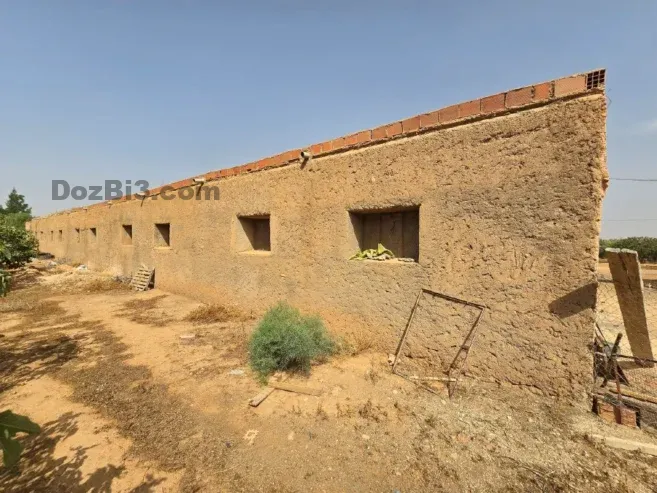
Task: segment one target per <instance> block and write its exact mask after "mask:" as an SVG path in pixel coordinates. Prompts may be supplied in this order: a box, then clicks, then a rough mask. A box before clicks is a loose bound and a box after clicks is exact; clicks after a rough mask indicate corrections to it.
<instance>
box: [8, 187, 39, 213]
mask: <svg viewBox="0 0 657 493" xmlns="http://www.w3.org/2000/svg"><path fill="white" fill-rule="evenodd" d="M17 213H24V214H27V215H28V216H30V218H31V217H32V208H31V207H30V206H29V205H27V203H26V202H25V195H21V194H19V193H18V192H17V191H16V189H15V188H12V189H11V192H9V197H7V201H6V202H5V206H4V207H2V206H0V214H17Z"/></svg>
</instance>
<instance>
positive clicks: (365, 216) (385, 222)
mask: <svg viewBox="0 0 657 493" xmlns="http://www.w3.org/2000/svg"><path fill="white" fill-rule="evenodd" d="M349 216H350V219H351V224H352V226H353V228H354V235H355V236H356V240H357V242H358V248H359V250H360V251H361V252H362V251H365V250H370V249H375V250H376V249H377V248H378V245H379V244H381V245H383V246H384V247H385V248H387V249H388V250H390V251H391V252H392V253H393V255H394V257H395V258H399V259H409V260H413V261H414V262H417V261H418V259H419V257H420V208H419V206H418V207H410V208H409V207H405V208H398V209H395V208H392V209H380V210H376V209H375V210H363V211H350V212H349Z"/></svg>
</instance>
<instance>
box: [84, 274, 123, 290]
mask: <svg viewBox="0 0 657 493" xmlns="http://www.w3.org/2000/svg"><path fill="white" fill-rule="evenodd" d="M82 290H83V291H84V292H85V293H107V292H110V291H123V292H125V291H130V286H128V285H127V284H124V283H122V282H118V281H116V280H114V279H113V278H111V277H97V278H94V279H91V280H90V281H89V282H88V283H85V285H84V286H83V287H82Z"/></svg>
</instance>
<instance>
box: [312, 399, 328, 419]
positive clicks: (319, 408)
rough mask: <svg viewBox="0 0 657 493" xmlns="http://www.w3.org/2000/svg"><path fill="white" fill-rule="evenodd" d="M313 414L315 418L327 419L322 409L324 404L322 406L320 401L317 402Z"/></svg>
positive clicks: (326, 414)
mask: <svg viewBox="0 0 657 493" xmlns="http://www.w3.org/2000/svg"><path fill="white" fill-rule="evenodd" d="M315 415H316V416H317V418H319V419H321V420H323V421H326V420H328V419H329V415H328V413H327V412H326V411H325V410H324V406H322V403H321V402H320V403H319V404H317V409H316V410H315Z"/></svg>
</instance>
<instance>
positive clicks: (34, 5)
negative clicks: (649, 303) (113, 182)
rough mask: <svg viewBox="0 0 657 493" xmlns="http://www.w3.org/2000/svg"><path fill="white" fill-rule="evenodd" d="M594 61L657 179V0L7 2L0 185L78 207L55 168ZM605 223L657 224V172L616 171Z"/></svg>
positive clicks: (203, 154) (414, 105)
mask: <svg viewBox="0 0 657 493" xmlns="http://www.w3.org/2000/svg"><path fill="white" fill-rule="evenodd" d="M311 4H312V5H311ZM598 67H606V68H607V69H608V74H607V76H608V83H607V94H608V96H609V99H610V100H611V104H610V107H609V120H608V157H609V169H610V173H611V175H612V177H620V178H624V177H629V178H655V179H657V169H656V168H657V166H656V164H657V161H656V160H655V155H657V2H652V1H635V2H632V1H628V2H616V1H605V0H598V1H594V2H589V1H578V0H569V1H563V2H562V1H560V0H553V1H550V2H532V1H528V0H524V1H497V2H490V1H480V2H476V1H462V2H458V5H457V2H438V1H434V2H430V1H423V2H419V1H418V2H414V1H412V0H407V1H404V2H400V1H386V0H379V1H370V0H367V1H366V0H362V1H358V0H352V1H331V2H326V1H325V2H320V1H317V2H309V1H301V0H299V1H292V0H290V1H277V0H270V1H259V2H256V1H243V2H241V3H239V4H238V2H230V1H225V2H220V1H195V2H194V1H185V2H183V1H178V2H172V1H162V0H161V1H118V0H85V1H64V0H46V1H36V0H30V1H27V0H15V1H7V0H0V198H3V197H6V195H7V193H8V192H9V191H10V189H11V187H12V186H15V187H17V188H18V190H19V191H20V192H21V193H23V194H25V195H26V198H27V200H28V202H29V203H31V204H32V205H33V206H34V213H35V214H38V215H41V214H46V213H49V212H52V211H54V210H56V209H63V208H68V207H71V206H77V205H81V203H80V202H76V201H67V202H53V201H52V200H51V180H53V179H64V180H68V181H69V182H70V183H71V184H74V185H91V184H102V182H103V180H105V179H120V180H126V179H132V180H137V179H146V180H148V181H149V182H150V184H151V185H152V186H158V185H161V184H164V183H168V182H172V181H175V180H178V179H181V178H186V177H189V176H193V175H195V174H198V173H202V172H205V171H209V170H214V169H220V168H224V167H230V166H235V165H238V164H242V163H245V162H248V161H251V160H254V159H257V158H259V157H263V156H268V155H271V154H276V153H278V152H281V151H284V150H287V149H289V148H296V147H299V146H303V145H306V144H310V143H314V142H318V141H322V140H326V139H327V138H331V137H336V136H341V135H344V134H347V133H349V132H352V131H356V130H360V129H363V128H370V127H373V126H376V125H379V124H382V123H387V122H390V121H394V120H397V119H400V118H402V117H406V116H411V115H414V114H417V113H421V112H424V111H428V110H432V109H436V108H440V107H443V106H447V105H449V104H453V103H455V102H460V101H464V100H468V99H472V98H475V97H480V96H484V95H488V94H493V93H496V92H499V91H503V90H506V89H509V88H513V87H518V86H523V85H527V84H531V83H534V82H539V81H543V80H548V79H552V78H557V77H560V76H564V75H569V74H571V73H575V72H582V71H587V70H590V69H594V68H598ZM3 200H4V199H3ZM650 219H651V220H650ZM604 220H605V222H604V225H603V236H604V237H611V236H627V235H650V236H657V182H646V183H634V182H622V181H612V182H611V187H610V189H609V192H608V195H607V198H606V200H605V205H604ZM617 220H622V221H617ZM628 220H631V221H628Z"/></svg>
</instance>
